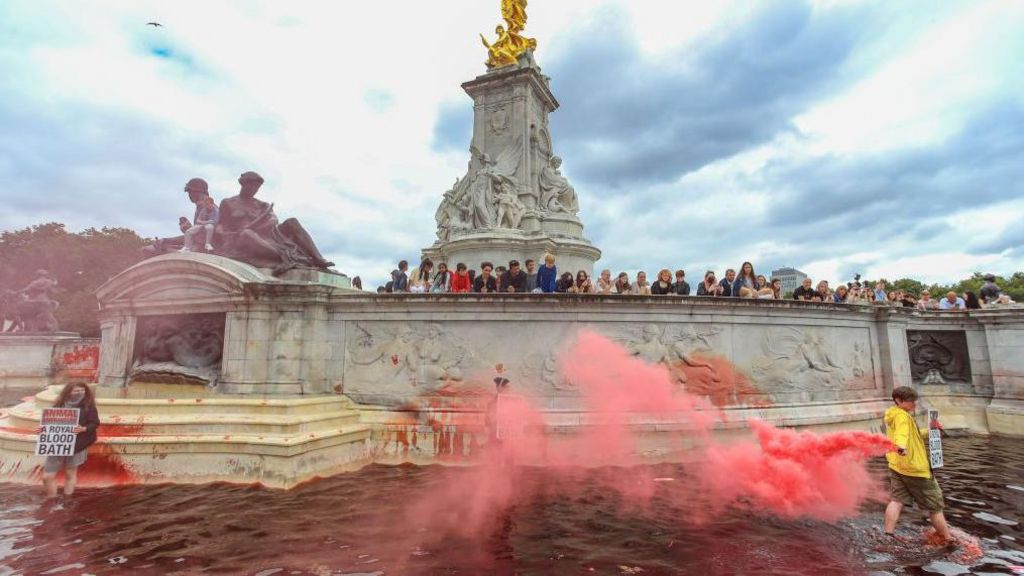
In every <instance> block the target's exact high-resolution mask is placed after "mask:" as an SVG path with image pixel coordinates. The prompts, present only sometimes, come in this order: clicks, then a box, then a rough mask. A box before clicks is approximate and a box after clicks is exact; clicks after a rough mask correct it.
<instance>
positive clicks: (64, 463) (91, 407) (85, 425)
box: [37, 382, 100, 498]
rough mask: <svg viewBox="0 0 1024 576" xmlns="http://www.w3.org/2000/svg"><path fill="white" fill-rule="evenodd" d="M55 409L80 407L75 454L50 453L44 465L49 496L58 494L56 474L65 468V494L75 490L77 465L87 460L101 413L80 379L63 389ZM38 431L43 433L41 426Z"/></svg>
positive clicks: (88, 389)
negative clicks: (60, 454) (54, 454)
mask: <svg viewBox="0 0 1024 576" xmlns="http://www.w3.org/2000/svg"><path fill="white" fill-rule="evenodd" d="M53 407H54V408H77V409H78V426H75V428H74V432H75V453H74V455H72V456H47V457H46V463H45V464H44V465H43V487H44V488H45V489H46V496H47V497H49V498H53V497H55V496H57V473H58V472H60V470H61V469H63V470H64V496H71V495H72V494H74V492H75V482H76V481H77V480H78V467H79V466H81V465H82V464H84V463H85V459H86V456H88V453H89V446H92V445H93V444H94V443H95V442H96V429H97V428H99V427H100V415H99V412H97V411H96V399H95V398H94V397H93V393H92V390H91V389H90V388H89V386H87V385H85V384H83V383H81V382H77V383H72V384H68V385H67V386H65V387H64V389H63V390H61V391H60V394H59V395H58V396H57V400H56V401H55V402H54V403H53ZM37 432H42V427H40V428H39V430H38V431H37Z"/></svg>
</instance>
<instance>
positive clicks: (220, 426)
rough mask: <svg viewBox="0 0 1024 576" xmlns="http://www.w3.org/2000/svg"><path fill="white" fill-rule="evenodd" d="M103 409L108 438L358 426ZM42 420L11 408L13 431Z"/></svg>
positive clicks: (350, 416)
mask: <svg viewBox="0 0 1024 576" xmlns="http://www.w3.org/2000/svg"><path fill="white" fill-rule="evenodd" d="M104 408H108V407H107V406H102V405H101V406H100V407H99V409H100V410H101V412H100V423H101V426H103V427H104V428H103V429H102V431H103V432H105V433H106V434H108V435H111V436H113V435H118V436H125V435H128V436H141V435H146V436H151V435H161V434H171V435H184V434H232V433H252V434H296V433H302V432H315V431H317V430H322V429H329V428H338V427H341V426H346V425H352V424H358V422H359V413H358V412H354V411H351V410H334V411H331V412H314V413H311V414H267V415H265V414H252V413H238V412H230V413H227V414H221V413H212V412H209V411H200V412H195V413H193V412H189V411H187V410H178V411H177V412H178V413H171V414H169V413H166V412H157V413H136V414H127V415H126V414H110V413H109V412H108V411H107V410H105V409H104ZM41 416H42V407H39V406H37V405H35V404H32V403H24V404H19V405H18V406H14V407H12V408H10V410H9V412H8V415H7V419H8V421H9V422H10V424H9V426H11V427H14V428H23V429H28V430H31V429H34V427H35V426H37V425H38V423H39V420H40V417H41Z"/></svg>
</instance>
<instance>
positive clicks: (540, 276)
mask: <svg viewBox="0 0 1024 576" xmlns="http://www.w3.org/2000/svg"><path fill="white" fill-rule="evenodd" d="M557 282H558V268H556V267H555V257H554V256H552V255H551V254H545V255H544V265H543V266H541V267H540V270H538V271H537V287H538V288H540V289H541V291H542V292H554V291H555V284H556V283H557Z"/></svg>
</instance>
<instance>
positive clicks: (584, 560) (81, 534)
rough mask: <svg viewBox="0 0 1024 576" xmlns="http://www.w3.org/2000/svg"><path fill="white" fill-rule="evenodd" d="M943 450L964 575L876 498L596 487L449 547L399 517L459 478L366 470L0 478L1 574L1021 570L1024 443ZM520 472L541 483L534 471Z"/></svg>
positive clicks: (916, 524)
mask: <svg viewBox="0 0 1024 576" xmlns="http://www.w3.org/2000/svg"><path fill="white" fill-rule="evenodd" d="M945 446H946V462H947V468H945V469H944V471H942V472H940V474H939V481H940V484H941V485H942V487H943V490H944V491H945V494H946V497H947V506H948V508H947V515H948V517H949V520H950V523H951V524H952V525H954V526H956V527H959V528H961V529H963V530H964V531H966V532H967V533H969V534H971V535H973V536H976V537H977V538H979V539H980V541H981V545H982V548H983V557H981V558H980V559H976V560H974V561H972V562H971V564H972V566H963V565H957V564H956V563H955V560H956V555H955V553H951V552H947V551H945V550H922V548H921V547H920V546H918V545H916V544H914V545H910V546H902V547H898V548H893V547H892V545H891V544H889V543H886V542H882V539H881V538H880V537H879V536H878V532H879V531H880V525H881V513H882V504H869V505H865V507H864V510H863V514H862V515H861V516H860V517H858V518H854V519H851V520H847V521H843V522H840V523H838V524H835V525H830V524H825V523H822V522H814V521H782V520H777V519H774V518H772V517H769V516H764V515H758V514H752V513H749V512H740V511H736V512H732V513H729V514H727V515H725V516H723V517H720V518H717V519H715V520H713V521H710V522H708V523H706V524H703V525H701V524H695V523H693V522H691V521H688V519H687V518H686V517H685V516H684V512H682V511H681V510H678V509H675V508H674V507H673V505H671V504H670V501H672V499H669V498H661V497H655V499H654V501H653V502H652V503H651V505H650V506H649V507H645V508H644V509H637V508H635V507H628V506H623V505H622V502H621V501H620V500H619V499H618V498H617V497H616V495H615V494H614V493H608V492H607V491H605V490H602V489H601V488H599V486H600V484H595V485H594V487H593V489H583V490H576V491H573V493H574V496H572V497H569V496H564V495H560V494H559V492H558V491H557V490H551V491H543V490H542V491H540V494H541V495H539V496H535V497H532V498H531V499H530V500H529V501H526V502H523V503H521V504H519V505H518V506H516V507H515V508H513V509H511V510H508V512H507V513H506V514H505V515H503V517H501V518H499V519H498V520H497V521H496V522H495V524H494V526H493V527H491V528H489V529H487V530H484V531H482V532H481V533H480V534H479V535H478V536H477V537H474V538H453V537H450V536H446V535H444V534H437V533H433V532H432V531H431V529H430V528H429V527H428V525H424V524H422V523H419V524H418V523H417V522H416V521H413V520H411V519H409V518H408V517H407V516H406V515H405V511H406V510H408V509H409V507H410V506H412V505H413V504H415V503H416V502H417V501H419V500H422V499H428V498H430V497H431V495H432V494H433V493H436V491H437V489H438V488H439V487H440V486H442V485H443V484H444V483H445V482H447V481H449V480H450V479H451V478H452V475H458V474H466V473H467V470H465V469H458V468H442V467H437V466H431V467H415V466H401V467H388V466H372V467H369V468H366V469H364V470H362V471H359V472H357V473H353V474H348V475H342V476H338V477H335V478H331V479H327V480H321V481H317V482H312V483H309V484H307V485H304V486H301V487H298V488H296V489H294V490H291V491H275V490H265V489H261V488H257V487H249V486H234V485H206V486H147V487H117V488H104V489H85V490H81V491H80V492H79V493H78V494H76V495H75V497H74V498H73V500H72V501H70V502H68V503H67V504H66V505H64V506H63V507H60V506H56V505H54V504H53V503H46V502H44V501H43V500H42V498H41V497H40V495H39V492H38V490H33V489H29V488H26V487H24V486H16V485H6V484H0V575H7V574H32V575H35V574H74V575H78V574H259V575H261V576H269V575H271V574H278V575H282V576H283V575H290V574H318V575H319V574H348V575H353V574H378V575H383V574H388V575H391V574H605V575H622V574H643V575H644V576H647V575H651V574H808V575H811V574H814V575H819V574H872V573H874V574H886V573H891V574H967V573H971V574H1012V573H1014V570H1013V567H1015V566H1021V567H1022V568H1021V573H1024V530H1022V526H1021V523H1024V442H1021V441H1013V440H1007V439H997V438H994V439H988V438H977V437H975V438H951V439H948V440H947V441H946V444H945ZM872 467H873V468H874V469H876V470H877V471H878V472H879V473H881V472H882V471H883V470H884V464H883V463H882V462H873V463H872ZM605 472H607V471H605ZM657 472H658V474H659V475H662V474H663V475H666V476H671V475H673V474H683V473H685V472H684V471H683V470H681V469H679V468H678V467H675V466H665V467H663V469H659V470H658V471H657ZM615 473H616V474H623V475H628V474H630V470H629V469H621V470H616V471H615ZM587 474H589V472H587V473H584V472H581V473H580V479H579V481H580V482H583V483H586V482H587ZM527 477H528V478H530V481H536V482H538V483H543V482H544V475H543V472H542V471H539V470H537V471H531V472H529V473H528V475H527ZM666 489H671V484H670V483H666ZM925 526H926V520H925V518H924V515H923V514H921V513H920V512H917V511H915V510H911V509H908V510H907V511H905V512H904V515H903V518H902V520H901V532H902V534H904V535H905V536H907V537H908V538H910V539H912V540H913V541H914V542H919V541H920V538H921V534H922V533H923V531H924V529H925Z"/></svg>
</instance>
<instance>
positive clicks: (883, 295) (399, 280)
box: [377, 254, 1013, 310]
mask: <svg viewBox="0 0 1024 576" xmlns="http://www.w3.org/2000/svg"><path fill="white" fill-rule="evenodd" d="M377 291H378V292H408V293H460V292H476V293H498V292H506V293H507V292H519V293H553V292H554V293H558V292H561V293H573V294H632V295H639V296H648V295H675V296H691V295H696V296H718V297H726V298H752V299H766V300H781V299H784V298H791V299H793V300H802V301H806V302H822V303H834V304H867V305H881V306H897V307H905V308H916V309H918V310H971V309H980V308H982V307H984V306H987V305H996V304H1012V303H1013V301H1012V300H1010V298H1009V296H1008V295H1006V294H1003V293H1002V291H1001V290H1000V288H999V286H997V285H996V283H995V277H994V276H992V275H986V276H985V284H984V286H982V288H981V290H979V291H978V293H977V294H975V293H974V292H972V291H966V292H964V293H963V294H957V293H956V292H949V293H947V294H945V295H942V296H941V297H939V298H935V299H933V298H932V294H931V293H930V292H929V291H928V290H922V291H921V292H920V293H919V294H913V293H910V292H908V291H904V290H888V291H887V290H886V285H885V283H883V282H878V283H876V284H875V285H874V286H873V287H872V286H869V285H866V284H865V285H862V284H861V283H860V281H859V279H858V280H857V281H853V282H847V283H844V284H839V285H838V286H836V287H835V288H834V289H833V288H832V287H831V286H830V285H829V283H828V281H827V280H821V281H819V282H818V283H817V284H815V283H814V281H813V280H812V279H811V278H804V280H803V283H802V284H801V285H800V286H798V287H797V288H796V289H795V290H794V291H793V293H792V294H783V289H782V281H781V280H780V279H778V278H771V279H768V278H767V277H766V276H764V275H763V274H758V273H756V272H755V271H754V265H753V264H752V263H750V262H744V263H743V265H742V266H740V268H739V272H737V271H736V270H735V269H733V268H729V269H728V270H726V271H725V275H724V277H722V278H719V277H718V276H717V275H716V274H715V271H714V270H708V271H707V272H705V273H704V277H703V279H701V280H700V281H699V282H697V286H696V289H694V288H693V287H692V286H691V285H690V283H689V282H688V281H687V280H686V271H685V270H682V269H679V270H676V271H675V272H673V271H672V270H669V269H668V268H664V269H662V270H659V271H658V273H657V275H656V276H655V277H654V279H653V281H651V280H648V278H647V273H646V272H644V271H640V272H637V274H636V278H635V279H630V276H629V274H628V273H626V272H620V273H619V274H618V275H616V276H615V277H612V272H611V270H607V269H606V270H602V271H601V274H600V276H598V277H597V278H596V279H593V278H591V277H590V274H589V273H588V272H587V271H586V270H578V271H577V272H576V274H575V275H574V274H573V273H572V272H561V273H560V272H559V270H558V267H557V266H556V265H555V257H554V256H553V255H551V254H545V255H544V257H543V258H542V259H541V263H540V264H538V263H537V262H536V261H535V260H533V259H527V260H526V261H525V262H523V263H522V264H520V262H519V261H518V260H511V261H509V262H508V266H507V267H506V266H503V265H499V266H495V265H494V263H492V262H482V263H480V271H479V272H477V271H476V270H475V269H470V268H469V267H467V266H466V264H464V263H462V262H459V263H458V264H456V265H455V269H454V270H450V269H449V268H448V265H447V264H445V263H444V262H441V263H439V264H438V265H437V267H436V269H435V266H434V263H433V262H432V261H431V260H430V259H429V258H426V259H424V260H423V261H422V262H421V263H420V265H419V266H417V267H415V268H413V269H412V270H411V271H410V270H409V263H408V262H407V261H406V260H402V261H401V262H399V263H398V268H396V269H395V270H393V271H392V272H391V280H390V281H388V283H387V284H386V285H384V286H381V287H380V288H378V289H377Z"/></svg>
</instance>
